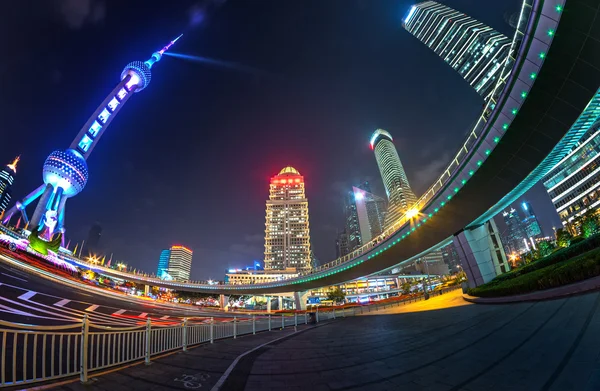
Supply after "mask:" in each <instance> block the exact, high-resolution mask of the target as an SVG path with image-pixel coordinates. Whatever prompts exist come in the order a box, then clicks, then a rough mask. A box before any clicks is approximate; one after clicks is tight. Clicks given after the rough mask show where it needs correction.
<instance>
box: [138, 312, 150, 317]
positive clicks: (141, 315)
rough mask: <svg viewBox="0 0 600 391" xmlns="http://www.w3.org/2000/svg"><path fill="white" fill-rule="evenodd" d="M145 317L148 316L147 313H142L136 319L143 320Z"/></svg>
mask: <svg viewBox="0 0 600 391" xmlns="http://www.w3.org/2000/svg"><path fill="white" fill-rule="evenodd" d="M146 316H148V313H147V312H142V313H141V314H139V315H138V318H145V317H146Z"/></svg>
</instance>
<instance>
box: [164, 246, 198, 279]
mask: <svg viewBox="0 0 600 391" xmlns="http://www.w3.org/2000/svg"><path fill="white" fill-rule="evenodd" d="M193 255H194V252H193V251H192V250H190V249H189V248H187V247H184V246H181V245H175V246H171V248H170V249H169V269H168V270H169V271H168V273H169V275H170V276H171V277H173V279H174V280H175V281H189V279H190V272H191V270H192V257H193Z"/></svg>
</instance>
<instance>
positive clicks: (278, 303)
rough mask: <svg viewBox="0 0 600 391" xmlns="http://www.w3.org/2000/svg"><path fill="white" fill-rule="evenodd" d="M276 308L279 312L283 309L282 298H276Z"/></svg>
mask: <svg viewBox="0 0 600 391" xmlns="http://www.w3.org/2000/svg"><path fill="white" fill-rule="evenodd" d="M277 306H278V307H277V309H278V310H279V311H281V310H282V309H283V296H277Z"/></svg>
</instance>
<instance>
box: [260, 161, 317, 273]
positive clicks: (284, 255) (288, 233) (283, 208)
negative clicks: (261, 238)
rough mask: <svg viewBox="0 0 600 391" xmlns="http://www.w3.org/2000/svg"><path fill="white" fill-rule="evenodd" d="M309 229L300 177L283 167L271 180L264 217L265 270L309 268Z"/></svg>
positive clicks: (292, 169)
mask: <svg viewBox="0 0 600 391" xmlns="http://www.w3.org/2000/svg"><path fill="white" fill-rule="evenodd" d="M310 263H311V251H310V228H309V222H308V200H307V199H306V194H305V189H304V177H303V176H302V175H300V173H299V172H298V170H296V169H295V168H293V167H285V168H284V169H282V170H281V171H280V172H279V174H277V175H276V176H274V177H272V178H271V183H270V186H269V199H268V200H267V202H266V218H265V270H266V271H272V270H286V269H294V270H297V271H305V270H309V269H310Z"/></svg>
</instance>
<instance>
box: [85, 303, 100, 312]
mask: <svg viewBox="0 0 600 391" xmlns="http://www.w3.org/2000/svg"><path fill="white" fill-rule="evenodd" d="M98 307H100V306H99V305H97V304H94V305H91V306H89V307H88V308H86V309H85V310H86V311H90V312H93V311H95V310H96V308H98Z"/></svg>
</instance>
